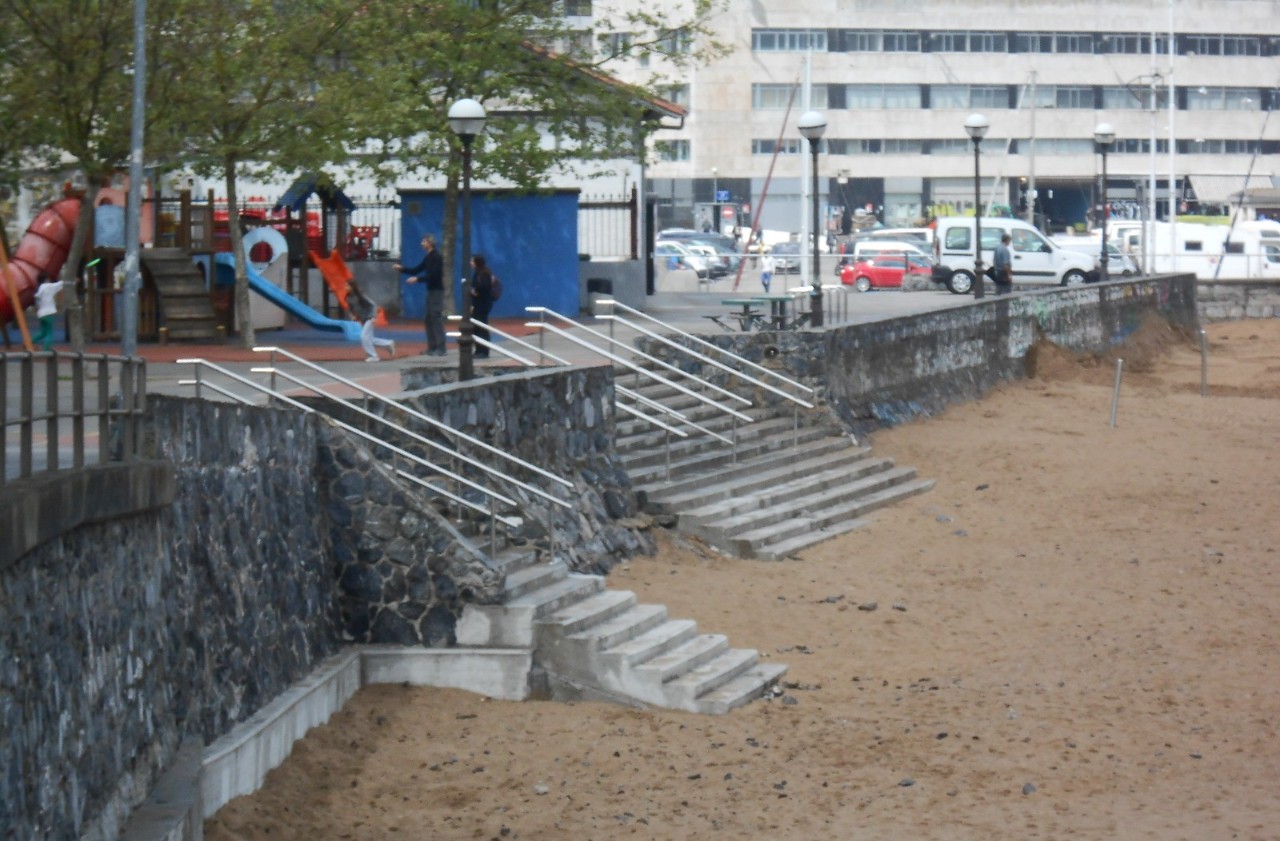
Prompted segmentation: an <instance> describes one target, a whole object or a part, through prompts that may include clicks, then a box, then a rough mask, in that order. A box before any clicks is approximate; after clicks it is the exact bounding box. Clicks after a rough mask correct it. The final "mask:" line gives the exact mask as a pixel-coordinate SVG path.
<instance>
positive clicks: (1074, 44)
mask: <svg viewBox="0 0 1280 841" xmlns="http://www.w3.org/2000/svg"><path fill="white" fill-rule="evenodd" d="M1053 51H1054V52H1055V53H1085V54H1092V53H1093V51H1094V50H1093V34H1092V33H1089V32H1058V33H1055V34H1054V36H1053Z"/></svg>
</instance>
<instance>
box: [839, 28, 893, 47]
mask: <svg viewBox="0 0 1280 841" xmlns="http://www.w3.org/2000/svg"><path fill="white" fill-rule="evenodd" d="M882 49H884V33H882V32H879V31H876V30H864V29H847V30H845V32H844V50H845V52H847V53H878V52H880V51H881V50H882Z"/></svg>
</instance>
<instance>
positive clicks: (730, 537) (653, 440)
mask: <svg viewBox="0 0 1280 841" xmlns="http://www.w3.org/2000/svg"><path fill="white" fill-rule="evenodd" d="M690 387H692V386H690ZM633 390H636V391H638V392H639V393H640V394H642V395H643V396H644V397H647V398H648V399H650V400H654V401H656V402H659V403H662V404H663V405H665V406H667V407H668V408H671V409H675V410H677V411H680V412H682V413H683V414H685V415H686V416H688V417H689V418H690V419H691V420H694V421H695V422H697V423H699V424H700V425H702V426H705V427H707V428H709V429H712V430H714V431H716V432H719V433H720V434H721V435H726V436H730V437H732V438H734V440H736V441H737V447H736V450H737V453H736V456H735V454H734V448H733V447H730V446H728V445H726V444H724V443H723V442H720V441H717V440H716V439H714V438H712V437H710V436H708V435H705V434H698V433H696V432H695V433H692V434H691V435H690V437H689V438H687V439H676V438H672V442H671V445H670V453H669V454H668V453H667V452H666V451H665V440H666V433H664V432H662V431H661V430H659V431H656V432H655V431H654V427H653V426H651V425H649V424H647V423H645V422H644V421H643V420H639V419H636V420H625V421H619V422H618V424H617V436H616V440H615V446H616V448H617V450H618V453H619V455H620V456H621V458H622V460H623V462H624V464H625V465H626V468H627V473H628V475H630V477H631V480H632V483H633V486H634V487H635V489H636V493H637V495H638V496H639V498H640V502H641V505H642V506H643V507H644V508H645V510H647V511H648V512H650V513H653V514H658V515H663V514H665V515H668V516H671V517H674V518H675V520H676V528H677V530H679V531H680V532H681V533H684V534H688V535H693V536H696V537H698V538H700V539H702V540H703V541H705V542H706V543H708V544H710V545H711V546H713V547H715V548H717V549H719V550H721V551H723V552H725V553H727V554H729V555H733V556H735V557H739V558H759V559H763V560H778V559H781V558H785V557H787V556H788V555H790V554H792V553H794V552H797V551H799V550H801V549H803V548H805V547H807V546H812V545H813V544H815V543H820V542H821V541H824V540H827V539H828V538H831V537H835V536H836V535H838V534H843V533H844V532H847V531H851V530H853V529H855V528H858V527H859V526H861V525H863V524H865V522H866V520H865V519H864V517H865V515H867V514H868V513H870V512H872V511H874V510H875V509H877V508H881V507H883V506H886V505H890V504H892V503H894V502H897V501H899V500H901V499H905V498H907V497H909V496H913V495H915V494H919V493H923V492H925V491H927V490H929V489H930V488H932V487H933V481H932V480H930V479H919V478H917V476H916V471H915V469H914V468H910V467H898V466H897V465H895V464H894V461H893V459H891V458H880V457H875V456H873V455H872V453H871V451H870V449H869V448H866V447H860V446H858V445H857V444H856V443H855V442H854V441H853V439H852V438H851V437H850V436H848V435H846V434H844V433H842V432H841V431H840V430H839V429H838V428H836V427H835V426H834V425H807V426H801V427H800V428H799V429H798V430H797V429H795V422H794V420H793V417H792V415H791V413H790V411H789V410H788V409H785V408H778V409H771V408H756V409H751V410H750V411H749V412H748V414H750V415H752V416H753V417H754V418H755V421H754V422H752V423H749V424H742V423H741V422H739V425H738V426H737V428H736V430H735V429H734V426H733V422H732V419H731V418H729V417H727V416H725V415H723V414H719V415H717V413H716V410H715V409H714V407H706V406H705V405H704V404H701V403H699V402H698V401H697V400H696V399H695V398H693V397H689V396H687V395H685V394H683V393H681V392H680V391H678V390H677V389H674V388H671V387H670V386H665V385H661V384H653V385H647V386H641V387H639V388H636V389H633ZM801 422H802V423H805V422H806V421H805V420H804V418H803V416H802V418H801ZM809 423H810V424H812V421H809ZM668 465H669V466H668Z"/></svg>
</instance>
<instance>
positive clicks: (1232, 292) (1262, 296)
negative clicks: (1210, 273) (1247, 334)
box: [1197, 280, 1280, 321]
mask: <svg viewBox="0 0 1280 841" xmlns="http://www.w3.org/2000/svg"><path fill="white" fill-rule="evenodd" d="M1197 291H1198V297H1199V309H1200V317H1201V318H1202V319H1204V320H1205V321H1238V320H1240V319H1242V318H1274V317H1276V316H1278V315H1280V283H1277V282H1276V281H1274V280H1269V281H1266V280H1218V281H1209V280H1202V281H1200V283H1199V284H1198V285H1197Z"/></svg>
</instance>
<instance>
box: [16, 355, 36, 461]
mask: <svg viewBox="0 0 1280 841" xmlns="http://www.w3.org/2000/svg"><path fill="white" fill-rule="evenodd" d="M21 377H22V397H21V398H20V400H21V401H22V424H21V425H20V426H19V427H18V429H19V430H20V432H19V438H20V444H19V449H18V476H20V477H21V478H23V479H26V478H29V477H30V476H31V447H32V446H33V441H34V436H33V435H32V429H31V424H32V420H31V416H32V415H33V414H34V413H35V396H34V391H35V359H34V354H31V353H26V354H23V357H22V374H21Z"/></svg>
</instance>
